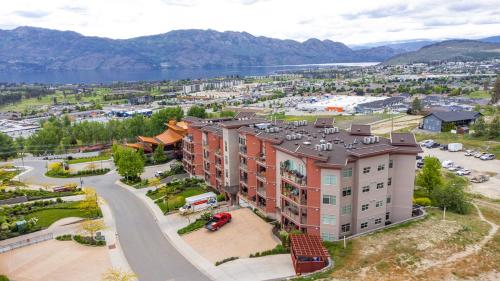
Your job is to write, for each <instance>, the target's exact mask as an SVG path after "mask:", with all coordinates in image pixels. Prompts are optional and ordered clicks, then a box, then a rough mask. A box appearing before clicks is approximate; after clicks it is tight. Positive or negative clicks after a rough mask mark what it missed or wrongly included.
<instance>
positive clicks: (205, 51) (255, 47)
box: [0, 27, 499, 71]
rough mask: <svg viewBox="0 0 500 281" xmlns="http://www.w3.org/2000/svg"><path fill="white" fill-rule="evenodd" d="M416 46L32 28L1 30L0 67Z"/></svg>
mask: <svg viewBox="0 0 500 281" xmlns="http://www.w3.org/2000/svg"><path fill="white" fill-rule="evenodd" d="M495 38H496V39H495ZM498 39H499V37H491V38H490V39H489V40H492V42H496V41H494V40H498ZM473 42H476V41H473ZM427 43H429V44H432V43H434V42H431V41H429V42H420V43H417V45H418V44H420V45H419V46H418V48H420V47H422V46H425V45H427ZM437 44H438V45H439V44H440V43H437ZM484 44H488V43H484ZM492 45H495V44H492ZM476 47H477V46H476ZM414 50H416V47H415V44H414V45H413V47H411V46H408V45H401V44H400V45H397V44H396V45H394V44H393V45H384V46H374V47H369V48H362V49H352V48H349V47H348V46H346V45H345V44H343V43H340V42H334V41H331V40H323V41H321V40H318V39H309V40H307V41H304V42H298V41H294V40H281V39H274V38H268V37H262V36H260V37H256V36H253V35H251V34H249V33H246V32H232V31H226V32H218V31H214V30H196V29H191V30H175V31H170V32H168V33H164V34H159V35H152V36H143V37H136V38H131V39H121V40H120V39H109V38H101V37H91V36H83V35H81V34H79V33H76V32H72V31H58V30H51V29H43V28H35V27H18V28H16V29H13V30H1V29H0V71H67V70H153V69H161V68H179V67H188V68H189V67H240V66H271V65H294V64H316V63H335V62H368V61H377V62H380V61H386V60H388V59H390V58H393V57H396V58H397V57H398V55H400V56H399V58H401V59H400V60H402V57H401V56H404V55H405V54H406V53H407V52H408V51H414ZM410 53H411V52H410Z"/></svg>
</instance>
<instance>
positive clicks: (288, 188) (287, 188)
mask: <svg viewBox="0 0 500 281" xmlns="http://www.w3.org/2000/svg"><path fill="white" fill-rule="evenodd" d="M282 186H283V187H282V188H281V195H282V196H284V197H285V198H286V199H288V200H291V201H293V202H294V203H296V204H299V205H307V193H306V191H304V190H300V189H298V188H295V187H293V186H292V185H290V184H287V183H284V185H282ZM301 193H302V194H301Z"/></svg>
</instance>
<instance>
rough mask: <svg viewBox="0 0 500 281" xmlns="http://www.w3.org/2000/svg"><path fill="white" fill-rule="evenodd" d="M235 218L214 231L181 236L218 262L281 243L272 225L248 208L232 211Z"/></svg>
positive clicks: (194, 247) (204, 255) (202, 253)
mask: <svg viewBox="0 0 500 281" xmlns="http://www.w3.org/2000/svg"><path fill="white" fill-rule="evenodd" d="M230 213H231V215H232V220H231V222H230V223H228V224H226V225H224V226H223V227H222V228H220V229H219V230H217V231H215V232H211V231H209V230H206V229H205V228H202V229H200V230H197V231H195V232H192V233H189V234H186V235H183V236H182V238H183V239H184V240H185V241H186V242H187V243H188V244H189V245H190V246H191V247H192V248H193V249H194V250H196V252H198V253H199V254H200V255H202V256H203V257H204V258H206V259H207V260H209V261H211V262H213V263H215V262H217V261H221V260H223V259H225V258H229V257H241V258H243V257H248V256H249V255H250V254H254V253H256V252H262V251H265V250H270V249H273V248H274V247H276V245H278V244H279V239H278V238H276V237H275V236H274V235H273V234H272V232H271V230H272V226H271V225H270V224H269V223H266V222H265V221H264V220H262V219H261V218H259V217H258V216H257V215H255V214H254V213H253V212H252V211H251V210H249V209H247V208H242V209H238V210H235V211H231V212H230Z"/></svg>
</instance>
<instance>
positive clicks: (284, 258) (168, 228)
mask: <svg viewBox="0 0 500 281" xmlns="http://www.w3.org/2000/svg"><path fill="white" fill-rule="evenodd" d="M116 184H117V185H119V186H121V187H123V188H126V189H127V190H129V191H130V192H132V193H133V194H134V195H135V196H137V197H138V198H140V199H141V200H142V201H143V202H144V204H146V206H148V208H149V210H150V211H151V213H152V214H153V215H154V217H155V220H156V222H157V223H158V225H159V226H160V229H161V230H162V232H163V233H164V235H165V237H166V238H167V239H168V240H169V241H170V242H171V244H172V245H173V246H174V247H175V248H176V249H177V250H178V251H179V252H180V253H181V254H182V255H183V256H184V257H185V258H186V259H187V260H189V261H190V262H191V263H192V264H193V265H194V266H195V267H196V268H198V269H199V270H200V271H202V272H203V273H204V274H206V275H207V276H208V277H210V278H211V279H212V280H217V281H219V280H222V281H240V280H245V281H246V280H269V279H285V278H287V277H291V276H295V271H294V269H293V266H292V261H291V258H290V255H272V256H266V257H261V258H251V259H250V258H244V259H239V260H236V261H238V262H235V261H231V262H228V263H225V264H223V265H221V266H215V264H213V263H212V262H210V261H209V260H207V259H205V258H204V257H203V256H201V255H200V254H198V253H197V252H196V251H195V250H194V249H193V248H192V247H191V246H190V245H189V244H187V243H186V242H185V241H184V240H183V239H182V238H181V237H180V236H179V235H178V234H177V230H178V229H179V228H182V227H184V226H187V225H188V224H189V221H191V222H193V221H194V220H195V219H196V217H197V216H198V215H199V214H197V215H193V216H191V217H190V218H189V221H188V219H187V218H186V217H183V216H180V215H178V214H172V215H168V216H165V215H163V213H162V211H161V209H160V208H159V207H158V206H157V205H156V204H154V202H153V200H151V199H149V198H148V197H147V196H146V193H147V191H148V190H149V189H153V188H143V189H135V188H133V187H130V186H128V185H126V184H124V183H122V182H120V181H117V182H116ZM257 271H258V272H259V273H258V274H257V273H256V272H257Z"/></svg>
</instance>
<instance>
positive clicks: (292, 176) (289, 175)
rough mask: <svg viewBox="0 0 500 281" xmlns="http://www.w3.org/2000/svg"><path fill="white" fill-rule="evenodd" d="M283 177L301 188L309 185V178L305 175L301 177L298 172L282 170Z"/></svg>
mask: <svg viewBox="0 0 500 281" xmlns="http://www.w3.org/2000/svg"><path fill="white" fill-rule="evenodd" d="M280 174H281V177H282V178H284V179H287V180H289V181H291V182H292V183H296V184H298V185H301V186H305V185H306V184H307V178H306V176H304V175H301V174H300V173H298V172H297V171H293V170H287V169H285V168H283V167H282V168H280Z"/></svg>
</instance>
